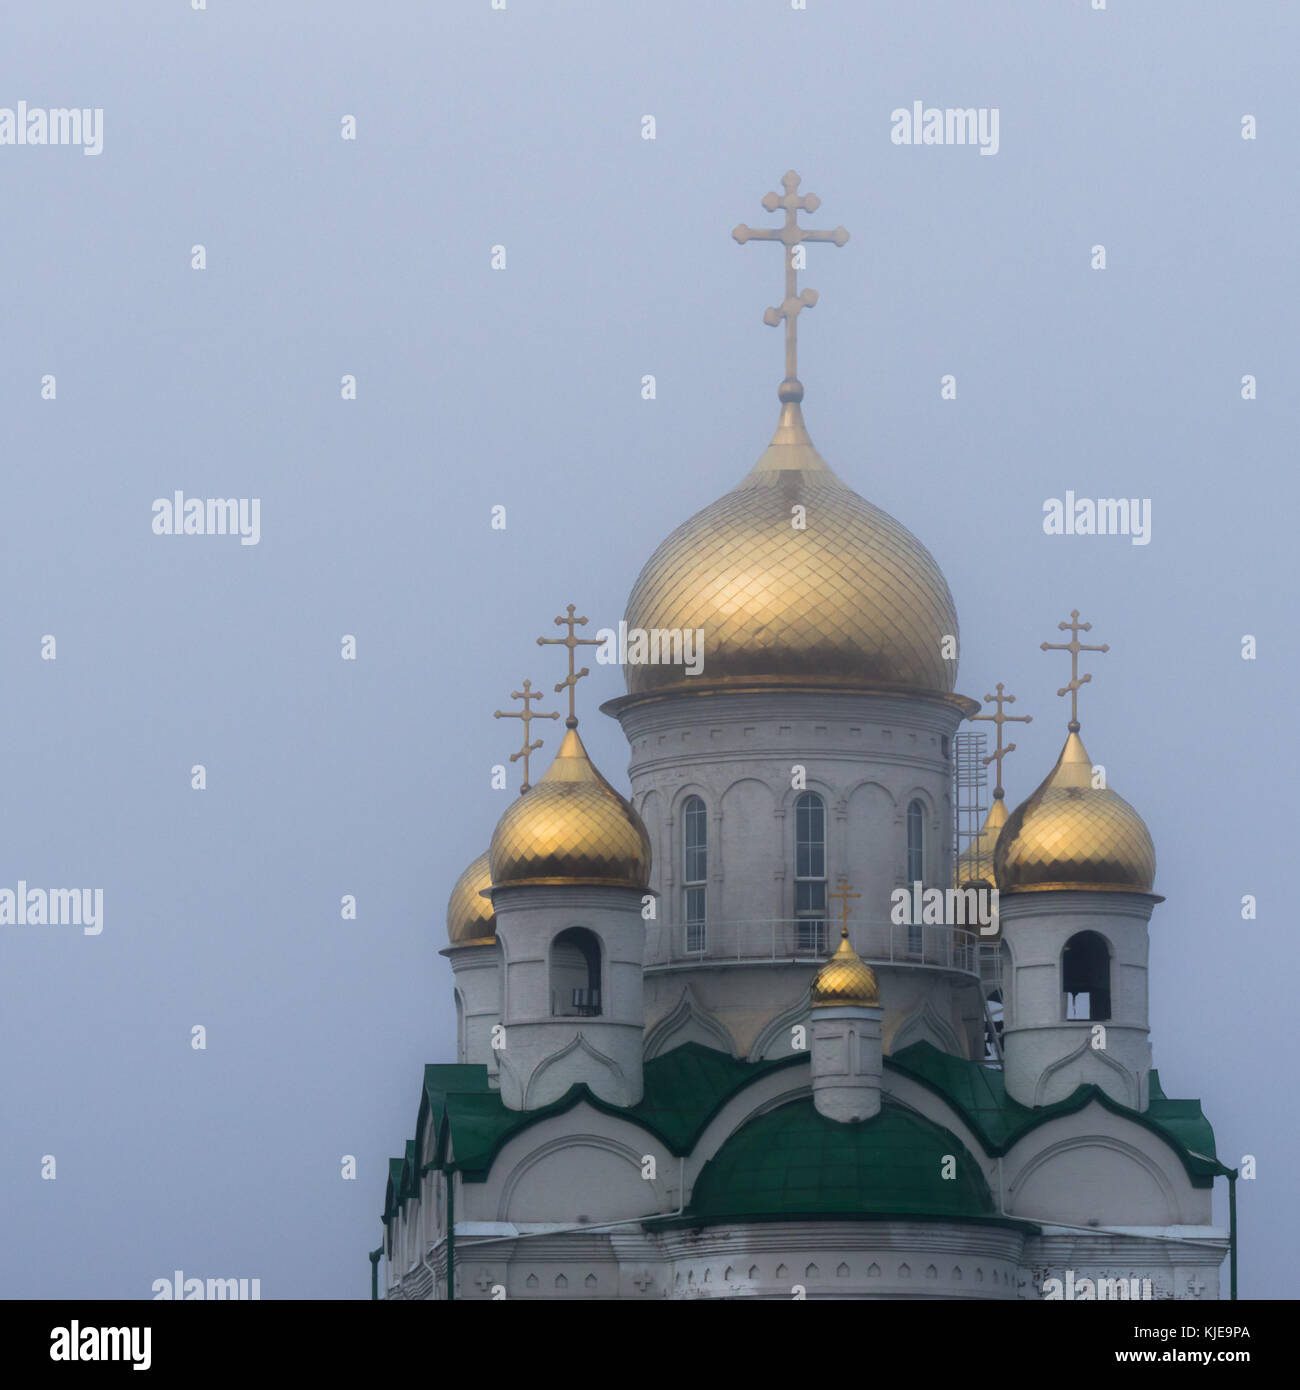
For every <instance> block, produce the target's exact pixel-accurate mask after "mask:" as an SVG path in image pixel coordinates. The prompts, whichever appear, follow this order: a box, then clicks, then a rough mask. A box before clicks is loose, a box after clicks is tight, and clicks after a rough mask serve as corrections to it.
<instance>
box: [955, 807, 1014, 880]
mask: <svg viewBox="0 0 1300 1390" xmlns="http://www.w3.org/2000/svg"><path fill="white" fill-rule="evenodd" d="M999 790H1000V789H999ZM1006 823H1007V803H1006V802H1005V801H1003V799H1002V798H1001V797H1000V796H995V797H994V798H993V804H992V806H990V807H989V813H988V815H987V816H985V817H984V824H983V825H982V826H980V831H979V834H978V835H976V836H975V838H974V839H973V840H972V841H971V842H970V844H968V845H967V846H966V848H965V849H964V850H962V852H961V854H960V855H959V856H958V858H957V886H958V887H959V888H961V887H963V886H965V885H968V884H975V883H987V884H990V885H991V884H992V883H993V851H994V849H995V848H996V847H997V843H998V836H999V835H1000V834H1001V833H1002V827H1003V826H1004V825H1005V824H1006Z"/></svg>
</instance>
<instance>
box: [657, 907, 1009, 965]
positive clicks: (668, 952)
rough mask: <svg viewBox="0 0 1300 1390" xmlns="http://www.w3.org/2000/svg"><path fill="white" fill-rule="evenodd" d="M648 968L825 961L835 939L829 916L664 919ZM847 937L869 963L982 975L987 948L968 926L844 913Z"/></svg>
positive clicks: (836, 927)
mask: <svg viewBox="0 0 1300 1390" xmlns="http://www.w3.org/2000/svg"><path fill="white" fill-rule="evenodd" d="M649 936H650V939H649V941H648V942H647V950H646V961H647V969H654V967H655V966H666V965H689V964H692V963H694V964H699V965H717V964H723V963H725V962H727V961H735V962H737V963H755V962H759V961H771V962H774V963H775V962H782V963H787V964H788V963H800V962H803V961H807V962H809V963H810V964H811V963H814V962H817V963H820V962H821V961H824V960H825V959H826V958H827V956H829V955H830V953H831V952H832V951H833V950H834V949H835V947H836V945H837V944H838V942H839V938H840V928H839V923H838V922H834V921H831V920H830V919H817V918H811V919H810V918H783V919H777V920H768V921H748V922H714V921H708V922H706V923H705V924H704V927H703V931H701V929H700V925H699V924H698V923H691V924H686V923H681V922H678V923H665V924H663V925H661V926H659V927H658V928H657V929H655V928H651V930H650V933H649ZM849 940H850V941H851V942H852V943H853V949H854V950H855V951H857V953H858V955H860V956H861V957H862V959H863V960H865V961H866V962H867V963H868V964H869V965H886V964H887V965H915V966H930V967H932V968H934V969H940V970H958V971H961V972H962V973H963V974H968V975H975V976H979V975H980V974H981V964H982V962H981V956H983V957H984V960H983V968H984V970H988V968H989V960H988V957H989V955H990V953H989V952H988V951H987V950H985V951H983V952H981V949H980V948H981V946H982V945H984V946H987V942H988V938H987V937H981V936H980V935H979V932H978V929H972V928H970V927H952V926H927V925H919V926H918V925H911V924H905V923H902V924H900V923H897V922H890V921H888V920H861V919H858V920H855V919H854V918H852V917H851V918H849Z"/></svg>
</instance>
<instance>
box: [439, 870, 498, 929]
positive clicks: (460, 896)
mask: <svg viewBox="0 0 1300 1390" xmlns="http://www.w3.org/2000/svg"><path fill="white" fill-rule="evenodd" d="M491 886H492V875H491V874H490V873H489V872H488V857H487V855H486V854H480V855H479V857H478V858H477V859H476V860H475V861H474V862H473V863H472V864H471V865H470V866H469V868H467V869H466V870H465V872H464V873H463V874H461V876H460V877H459V878H458V879H457V880H456V886H455V887H454V888H453V889H452V890H451V897H450V898H448V900H447V940H448V941H449V942H450V943H451V944H452V945H453V946H487V945H490V944H491V943H492V942H493V941H495V940H496V933H497V917H496V913H495V912H494V911H493V910H492V902H491V900H490V899H488V898H485V897H483V896H482V893H483V890H484V889H486V888H491Z"/></svg>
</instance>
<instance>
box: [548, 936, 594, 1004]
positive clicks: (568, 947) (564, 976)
mask: <svg viewBox="0 0 1300 1390" xmlns="http://www.w3.org/2000/svg"><path fill="white" fill-rule="evenodd" d="M551 1013H552V1014H554V1015H556V1016H557V1017H570V1016H573V1015H582V1016H584V1017H590V1016H593V1015H595V1014H598V1013H600V938H599V937H597V935H596V934H595V932H590V931H588V930H587V928H586V927H567V928H566V929H565V930H564V931H562V932H561V933H560V934H559V936H557V937H556V938H555V940H554V941H553V942H551Z"/></svg>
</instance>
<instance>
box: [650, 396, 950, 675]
mask: <svg viewBox="0 0 1300 1390" xmlns="http://www.w3.org/2000/svg"><path fill="white" fill-rule="evenodd" d="M800 394H802V393H800ZM797 508H802V509H803V512H802V515H801V514H800V513H799V512H798V511H797V510H796V509H797ZM797 520H802V522H803V526H802V528H801V527H800V526H798V525H796V524H795V523H796V521H797ZM625 617H626V621H627V625H628V628H629V629H632V628H643V629H653V628H660V629H663V628H692V629H696V628H697V629H702V630H703V633H704V637H703V650H704V669H703V671H702V672H701V674H700V675H698V676H691V675H688V674H686V671H685V669H684V668H683V667H682V666H669V665H632V664H629V665H628V667H627V686H628V690H629V692H630V693H632V694H642V693H649V692H657V691H660V690H666V689H670V688H674V689H679V690H696V691H699V690H712V689H716V688H718V687H719V686H724V687H732V688H734V687H736V686H753V685H770V684H774V683H775V684H786V685H800V686H809V685H811V686H825V687H830V688H838V689H853V690H876V689H881V690H906V691H909V692H924V693H932V694H937V695H948V694H949V693H950V692H951V691H952V688H953V682H954V680H955V677H956V666H957V663H956V661H955V660H946V659H945V658H944V655H943V642H944V638H945V637H951V638H953V639H954V641H955V639H956V637H957V612H956V609H955V607H954V605H953V601H952V594H951V593H949V591H948V585H947V583H946V582H945V581H944V577H943V575H942V574H941V573H940V571H939V566H938V565H937V564H935V562H934V559H933V557H932V556H931V555H930V552H929V551H928V550H926V548H925V547H924V546H923V545H922V544H921V542H920V541H918V540H917V539H916V537H915V536H913V535H912V534H911V532H909V531H908V530H907V529H906V528H905V527H903V526H901V525H900V524H899V523H898V522H897V521H895V520H894V519H893V517H891V516H889V515H887V514H886V513H885V512H882V511H881V510H880V509H879V508H878V507H873V506H872V505H871V503H870V502H867V501H864V500H863V499H862V498H861V497H859V496H858V495H857V493H855V492H854V491H852V489H851V488H849V487H847V486H846V485H845V484H844V483H843V482H841V481H840V479H839V478H838V477H836V475H835V474H834V473H833V472H832V471H831V469H830V468H829V467H828V466H827V465H826V463H825V461H824V460H823V459H822V457H821V455H820V454H818V452H817V450H816V449H815V448H814V447H813V444H812V441H811V439H809V437H808V433H807V430H806V429H805V428H804V423H803V415H802V413H801V411H800V408H799V404H798V401H797V400H790V399H786V401H785V404H784V405H783V406H782V410H781V419H780V423H779V425H778V427H777V431H776V434H775V436H774V437H773V439H772V443H771V444H770V445H769V446H768V449H767V451H766V452H765V453H764V454H763V456H762V458H760V459H759V461H758V462H757V463H756V464H755V465H754V467H753V469H752V470H751V471H750V473H749V475H748V476H747V477H746V478H745V479H744V480H743V481H742V482H741V483H740V484H739V485H738V486H737V487H735V488H734V489H733V490H732V491H731V492H728V493H727V494H726V495H725V496H723V497H720V498H719V499H718V500H717V501H716V502H714V503H712V504H711V505H710V506H707V507H705V508H704V510H703V511H701V512H697V513H696V514H695V515H694V516H693V517H691V519H690V520H689V521H686V522H684V523H683V524H682V525H681V526H679V527H678V528H677V530H676V531H674V532H673V533H672V535H671V536H669V537H668V539H667V540H666V541H664V543H663V544H662V545H661V546H660V547H659V549H658V550H656V551H655V553H654V554H653V555H652V556H651V557H650V559H649V561H648V562H647V563H646V565H645V568H644V569H642V571H641V574H640V577H639V578H638V579H637V581H636V585H635V586H634V588H633V590H632V594H631V597H630V598H629V599H628V604H627V612H626V615H625Z"/></svg>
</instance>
